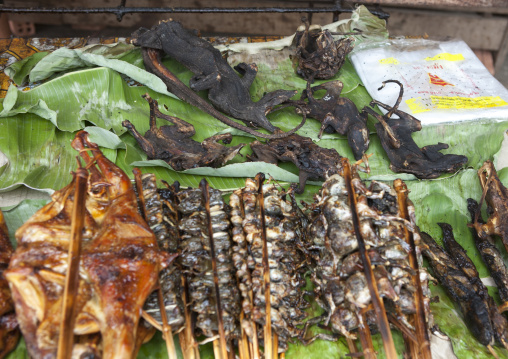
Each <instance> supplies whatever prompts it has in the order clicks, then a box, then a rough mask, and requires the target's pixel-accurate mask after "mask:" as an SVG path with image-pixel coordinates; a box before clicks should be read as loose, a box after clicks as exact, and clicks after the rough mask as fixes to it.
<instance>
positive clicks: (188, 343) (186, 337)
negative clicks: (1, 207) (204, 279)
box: [179, 276, 200, 359]
mask: <svg viewBox="0 0 508 359" xmlns="http://www.w3.org/2000/svg"><path fill="white" fill-rule="evenodd" d="M182 289H183V290H182V302H183V308H184V316H185V329H184V330H183V332H180V334H179V339H180V347H181V348H182V354H183V357H184V359H199V357H200V355H199V348H198V345H197V343H196V339H195V338H194V335H193V333H192V328H193V323H192V315H191V311H190V309H189V289H188V286H187V280H186V279H185V277H184V276H182Z"/></svg>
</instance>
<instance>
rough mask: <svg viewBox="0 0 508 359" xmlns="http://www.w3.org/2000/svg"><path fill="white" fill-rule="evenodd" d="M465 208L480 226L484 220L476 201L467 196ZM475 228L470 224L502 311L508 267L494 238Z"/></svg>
mask: <svg viewBox="0 0 508 359" xmlns="http://www.w3.org/2000/svg"><path fill="white" fill-rule="evenodd" d="M467 208H468V210H469V213H470V214H471V222H472V223H476V224H477V225H478V226H480V228H481V226H482V225H484V224H485V222H484V220H483V218H482V215H481V213H479V211H480V208H479V206H478V202H476V201H475V200H474V199H472V198H468V200H467ZM476 228H477V227H476V226H474V225H472V231H473V238H474V241H475V244H476V248H478V251H479V252H480V254H481V256H482V259H483V262H484V263H485V265H486V266H487V268H488V269H489V272H490V275H491V276H492V278H493V279H494V282H496V285H497V289H498V293H499V298H500V299H501V302H502V304H501V306H500V308H499V310H500V311H502V312H503V311H506V310H507V309H508V268H506V265H505V264H504V261H503V257H502V256H501V253H500V252H499V250H498V249H497V247H496V246H495V244H494V239H493V238H492V237H491V236H489V235H488V234H486V233H485V232H484V231H482V230H480V231H478V232H476Z"/></svg>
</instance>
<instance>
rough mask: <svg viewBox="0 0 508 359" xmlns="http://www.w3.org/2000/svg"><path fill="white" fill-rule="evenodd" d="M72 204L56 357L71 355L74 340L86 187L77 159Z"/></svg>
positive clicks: (85, 171) (61, 357) (86, 176)
mask: <svg viewBox="0 0 508 359" xmlns="http://www.w3.org/2000/svg"><path fill="white" fill-rule="evenodd" d="M75 180H76V184H75V188H76V190H75V192H74V206H73V208H72V219H71V238H70V242H69V252H68V259H67V275H66V276H65V287H64V295H63V303H62V312H63V314H62V321H61V323H60V336H59V338H58V353H57V359H68V358H70V357H71V355H72V347H73V341H74V324H75V322H76V314H77V313H76V306H75V303H76V300H75V298H76V293H77V291H78V287H79V258H80V255H81V239H82V238H83V227H84V219H85V201H86V193H87V192H86V187H87V182H88V171H87V170H86V169H85V168H83V167H82V166H81V162H79V160H78V169H77V170H76V174H75Z"/></svg>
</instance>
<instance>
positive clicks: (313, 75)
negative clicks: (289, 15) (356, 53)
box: [293, 18, 354, 81]
mask: <svg viewBox="0 0 508 359" xmlns="http://www.w3.org/2000/svg"><path fill="white" fill-rule="evenodd" d="M302 20H303V22H304V25H305V29H304V30H299V31H297V32H296V34H295V38H294V40H293V42H294V43H295V44H296V57H295V61H297V63H298V65H297V69H296V73H297V74H298V75H300V76H302V77H303V78H304V79H306V80H309V79H310V80H311V81H312V80H313V79H325V80H326V79H330V78H332V77H333V76H335V75H336V74H337V72H338V71H339V70H340V68H341V67H342V65H343V64H344V61H345V60H346V56H347V55H348V54H349V53H350V52H351V51H352V50H353V42H354V39H353V38H343V39H340V40H334V38H333V34H334V33H332V32H330V31H328V30H322V29H321V27H319V26H310V25H309V22H308V21H307V19H306V18H303V19H302Z"/></svg>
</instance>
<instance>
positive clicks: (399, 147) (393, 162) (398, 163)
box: [364, 80, 467, 179]
mask: <svg viewBox="0 0 508 359" xmlns="http://www.w3.org/2000/svg"><path fill="white" fill-rule="evenodd" d="M388 82H394V83H396V84H398V85H399V86H400V93H399V97H398V99H397V102H396V103H395V105H394V106H393V107H391V106H388V105H386V104H384V103H381V102H379V101H377V100H373V101H371V103H370V106H375V105H378V106H380V107H382V108H384V109H386V110H387V111H388V113H387V114H386V115H384V116H381V115H379V114H378V113H376V112H375V111H374V110H373V109H372V108H370V107H365V108H364V110H365V111H367V112H368V113H369V114H370V115H372V116H374V117H375V118H376V119H377V120H378V121H379V122H378V123H376V125H375V126H376V131H377V134H378V136H379V139H380V140H381V145H382V146H383V149H384V150H385V152H386V154H387V156H388V158H389V159H390V169H391V170H392V171H393V172H397V173H400V172H403V173H412V174H414V175H415V176H416V177H418V178H422V179H430V178H436V177H439V176H440V175H441V174H442V173H444V172H447V173H451V172H455V171H457V170H458V169H459V168H461V167H462V166H463V165H465V164H466V162H467V157H466V156H462V155H454V154H446V155H443V154H442V153H441V152H439V151H441V150H444V149H447V148H448V145H447V144H446V143H441V142H439V143H438V144H436V145H428V146H425V147H422V148H420V147H418V145H417V144H416V143H415V141H414V140H413V138H412V137H411V133H413V132H416V131H420V130H421V129H422V124H421V122H420V121H419V120H418V119H416V118H415V117H413V116H411V115H410V114H408V113H406V112H403V111H401V110H399V109H398V106H399V104H400V101H401V100H402V95H403V93H404V89H403V86H402V84H401V83H400V82H399V81H396V80H388V81H385V82H383V86H381V87H380V88H379V90H381V89H382V88H383V87H384V85H385V84H386V83H388ZM394 114H395V115H397V116H398V118H392V115H394Z"/></svg>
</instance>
